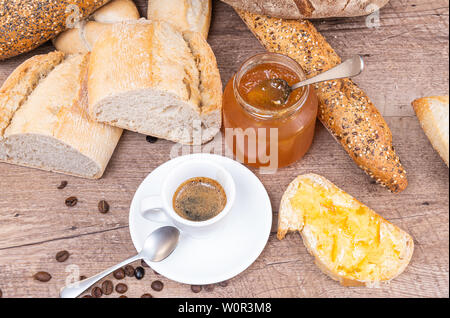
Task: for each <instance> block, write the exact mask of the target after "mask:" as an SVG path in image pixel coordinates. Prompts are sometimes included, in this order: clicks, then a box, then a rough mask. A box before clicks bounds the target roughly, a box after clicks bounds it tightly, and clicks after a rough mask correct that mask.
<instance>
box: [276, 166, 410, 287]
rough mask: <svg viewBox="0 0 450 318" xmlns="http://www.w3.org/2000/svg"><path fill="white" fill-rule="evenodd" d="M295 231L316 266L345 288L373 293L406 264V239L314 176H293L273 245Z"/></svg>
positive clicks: (368, 211)
mask: <svg viewBox="0 0 450 318" xmlns="http://www.w3.org/2000/svg"><path fill="white" fill-rule="evenodd" d="M292 231H299V232H300V234H301V235H302V238H303V243H304V244H305V246H306V248H307V249H308V251H309V253H310V254H311V255H313V256H314V257H315V259H316V264H317V265H318V266H319V267H320V269H321V270H322V271H323V272H325V273H326V274H327V275H329V276H330V277H331V278H333V279H335V280H337V281H339V282H340V283H341V284H342V285H344V286H368V287H374V286H377V285H379V283H380V282H386V281H390V280H391V279H393V278H395V277H397V276H398V275H400V274H401V273H402V272H403V271H404V270H405V268H406V266H407V265H408V263H409V261H410V260H411V257H412V254H413V250H414V242H413V239H412V238H411V236H410V235H409V234H408V233H406V232H404V231H403V230H401V229H400V228H398V227H397V226H395V225H393V224H391V223H390V222H388V221H386V220H385V219H383V218H382V217H381V216H380V215H378V214H377V213H375V212H374V211H373V210H371V209H370V208H369V207H367V206H365V205H364V204H362V203H360V202H359V201H357V200H356V199H354V198H353V197H352V196H351V195H349V194H347V193H345V192H344V191H342V190H341V189H339V188H338V187H336V186H335V185H334V184H333V183H331V182H330V181H328V180H327V179H325V178H324V177H322V176H319V175H316V174H306V175H301V176H298V177H297V178H296V179H295V180H294V181H292V182H291V184H290V185H289V186H288V188H287V190H286V191H285V192H284V195H283V197H282V199H281V204H280V210H279V214H278V233H277V237H278V239H280V240H281V239H283V238H284V237H285V235H286V233H288V232H292Z"/></svg>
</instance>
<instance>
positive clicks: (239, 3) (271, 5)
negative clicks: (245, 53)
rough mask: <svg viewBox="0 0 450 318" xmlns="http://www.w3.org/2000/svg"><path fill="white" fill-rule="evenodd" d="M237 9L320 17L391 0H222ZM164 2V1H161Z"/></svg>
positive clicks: (363, 10)
mask: <svg viewBox="0 0 450 318" xmlns="http://www.w3.org/2000/svg"><path fill="white" fill-rule="evenodd" d="M222 1H223V2H226V3H228V4H229V5H232V6H233V7H235V8H236V9H240V10H245V11H248V12H251V13H256V14H264V15H268V16H271V17H274V18H282V19H303V18H307V19H318V18H332V17H353V16H361V15H367V14H370V13H372V12H374V11H376V10H378V9H380V8H382V7H383V6H385V5H386V4H387V3H388V2H389V0H334V1H330V0H265V1H261V0H222ZM161 2H162V1H161Z"/></svg>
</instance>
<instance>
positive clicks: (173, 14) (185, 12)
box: [147, 0, 212, 39]
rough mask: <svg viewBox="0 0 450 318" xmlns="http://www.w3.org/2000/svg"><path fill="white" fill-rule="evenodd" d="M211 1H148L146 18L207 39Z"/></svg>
mask: <svg viewBox="0 0 450 318" xmlns="http://www.w3.org/2000/svg"><path fill="white" fill-rule="evenodd" d="M211 8H212V4H211V0H166V1H160V0H148V10H147V18H148V19H149V20H159V21H167V22H170V23H172V24H173V25H175V26H176V27H178V28H179V29H180V30H182V31H188V30H190V31H194V32H200V33H201V34H203V36H204V37H205V39H206V38H207V37H208V32H209V24H210V22H211Z"/></svg>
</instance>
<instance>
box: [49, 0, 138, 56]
mask: <svg viewBox="0 0 450 318" xmlns="http://www.w3.org/2000/svg"><path fill="white" fill-rule="evenodd" d="M137 19H139V12H138V10H137V8H136V5H135V4H134V2H133V1H132V0H113V1H111V2H109V3H108V4H106V5H104V6H103V7H101V8H100V9H98V10H97V11H95V12H94V13H93V14H92V15H91V16H90V17H88V19H86V20H84V21H80V22H79V23H78V24H77V25H76V27H75V28H72V29H68V30H67V31H64V32H62V33H61V34H59V35H58V36H57V37H56V38H54V39H53V45H54V46H55V47H56V49H57V50H58V51H61V52H64V53H66V54H75V53H87V52H90V51H91V49H92V46H93V45H94V43H95V41H96V40H97V38H98V36H99V35H100V34H101V33H102V32H103V31H104V30H106V29H109V28H111V25H112V24H113V23H118V22H123V21H129V20H137Z"/></svg>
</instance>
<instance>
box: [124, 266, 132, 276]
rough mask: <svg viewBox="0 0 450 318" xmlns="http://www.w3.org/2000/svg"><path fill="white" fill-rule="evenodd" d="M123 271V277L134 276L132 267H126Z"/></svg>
mask: <svg viewBox="0 0 450 318" xmlns="http://www.w3.org/2000/svg"><path fill="white" fill-rule="evenodd" d="M123 269H124V271H125V275H127V276H128V277H133V276H134V267H133V266H131V265H127V266H125V267H124V268H123Z"/></svg>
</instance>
